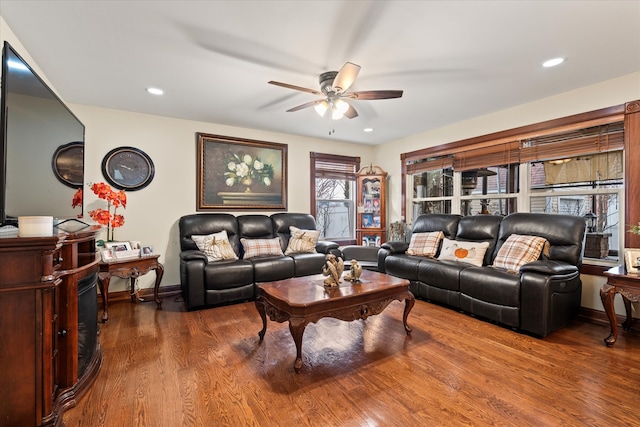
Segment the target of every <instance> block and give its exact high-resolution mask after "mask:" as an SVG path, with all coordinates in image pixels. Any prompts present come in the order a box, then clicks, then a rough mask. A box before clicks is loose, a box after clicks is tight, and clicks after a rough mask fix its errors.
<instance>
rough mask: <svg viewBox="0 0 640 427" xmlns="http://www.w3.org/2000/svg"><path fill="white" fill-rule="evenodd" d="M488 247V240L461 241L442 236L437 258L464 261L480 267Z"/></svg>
mask: <svg viewBox="0 0 640 427" xmlns="http://www.w3.org/2000/svg"><path fill="white" fill-rule="evenodd" d="M488 247H489V242H463V241H458V240H449V239H447V238H444V239H443V241H442V250H441V251H440V255H439V256H438V259H439V260H448V261H457V262H466V263H469V264H473V265H475V266H477V267H480V266H482V261H483V259H484V254H485V252H487V248H488Z"/></svg>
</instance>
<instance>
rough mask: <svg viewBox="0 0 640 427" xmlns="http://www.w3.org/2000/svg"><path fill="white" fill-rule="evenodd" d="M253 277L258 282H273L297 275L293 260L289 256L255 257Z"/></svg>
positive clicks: (251, 260) (253, 259) (253, 260)
mask: <svg viewBox="0 0 640 427" xmlns="http://www.w3.org/2000/svg"><path fill="white" fill-rule="evenodd" d="M249 261H250V262H251V263H252V264H253V275H254V279H255V281H256V282H273V281H275V280H283V279H288V278H290V277H293V276H294V274H295V269H294V263H293V259H292V258H291V257H288V256H266V257H254V258H251V259H250V260H249Z"/></svg>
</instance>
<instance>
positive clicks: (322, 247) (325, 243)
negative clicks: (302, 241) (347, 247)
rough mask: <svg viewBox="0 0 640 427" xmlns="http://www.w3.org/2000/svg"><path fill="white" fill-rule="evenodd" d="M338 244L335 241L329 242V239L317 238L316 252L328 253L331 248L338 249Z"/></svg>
mask: <svg viewBox="0 0 640 427" xmlns="http://www.w3.org/2000/svg"><path fill="white" fill-rule="evenodd" d="M339 246H340V245H338V244H337V243H336V242H331V241H329V240H318V243H316V252H318V253H321V254H328V253H330V252H331V250H332V249H338V247H339Z"/></svg>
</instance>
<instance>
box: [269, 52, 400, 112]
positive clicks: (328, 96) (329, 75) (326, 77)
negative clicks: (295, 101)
mask: <svg viewBox="0 0 640 427" xmlns="http://www.w3.org/2000/svg"><path fill="white" fill-rule="evenodd" d="M359 72H360V66H359V65H356V64H353V63H351V62H347V63H345V64H344V65H343V66H342V68H340V71H327V72H325V73H322V74H320V77H319V78H318V81H319V83H320V90H319V91H318V90H315V89H308V88H306V87H301V86H295V85H291V84H288V83H280V82H276V81H273V80H271V81H270V82H269V84H272V85H276V86H282V87H286V88H289V89H293V90H299V91H301V92H308V93H312V94H314V95H319V96H322V99H317V100H315V101H310V102H306V103H304V104H302V105H298V106H297V107H293V108H290V109H288V110H287V112H293V111H298V110H302V109H304V108H308V107H314V109H315V110H316V112H317V113H318V114H319V115H320V116H324V115H325V113H326V112H327V110H331V118H332V119H334V120H338V119H341V118H342V117H347V118H349V119H353V118H354V117H358V112H357V111H356V110H355V108H353V106H352V105H351V104H349V103H348V102H346V101H345V100H344V99H343V98H351V99H359V100H367V101H368V100H372V99H391V98H400V97H402V91H401V90H366V91H358V92H347V90H348V89H349V87H351V85H352V84H353V82H354V81H355V79H356V77H357V76H358V73H359Z"/></svg>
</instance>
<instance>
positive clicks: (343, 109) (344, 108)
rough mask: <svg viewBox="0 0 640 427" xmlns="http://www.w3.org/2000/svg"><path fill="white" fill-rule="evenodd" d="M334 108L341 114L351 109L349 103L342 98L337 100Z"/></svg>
mask: <svg viewBox="0 0 640 427" xmlns="http://www.w3.org/2000/svg"><path fill="white" fill-rule="evenodd" d="M334 108H335V109H336V110H338V111H339V112H340V114H342V115H344V113H346V112H347V110H348V109H349V104H347V103H346V102H344V101H343V100H342V99H338V100H336V102H335V104H334Z"/></svg>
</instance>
